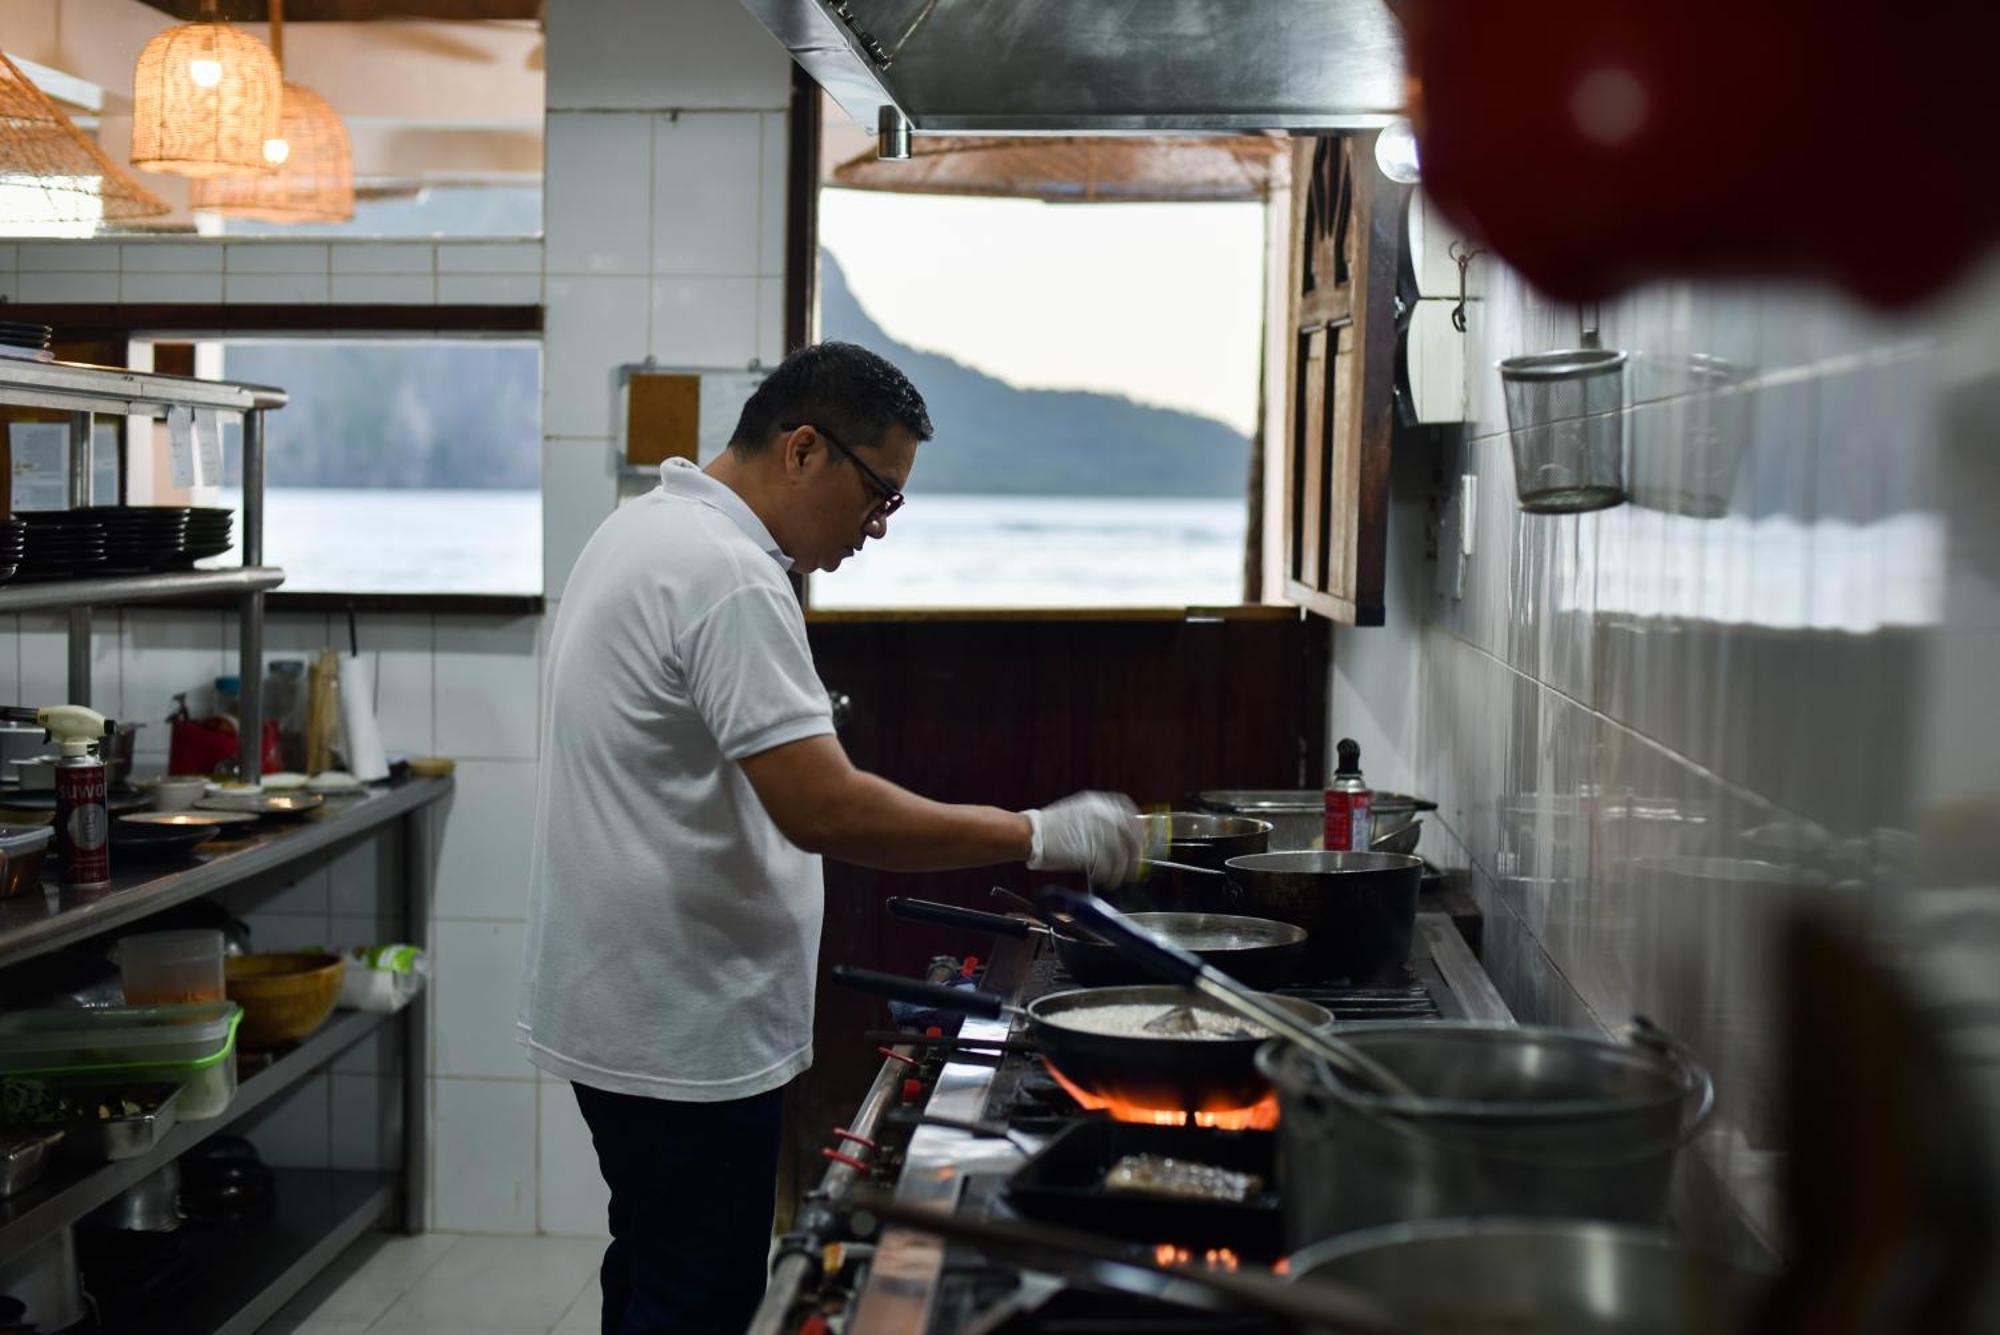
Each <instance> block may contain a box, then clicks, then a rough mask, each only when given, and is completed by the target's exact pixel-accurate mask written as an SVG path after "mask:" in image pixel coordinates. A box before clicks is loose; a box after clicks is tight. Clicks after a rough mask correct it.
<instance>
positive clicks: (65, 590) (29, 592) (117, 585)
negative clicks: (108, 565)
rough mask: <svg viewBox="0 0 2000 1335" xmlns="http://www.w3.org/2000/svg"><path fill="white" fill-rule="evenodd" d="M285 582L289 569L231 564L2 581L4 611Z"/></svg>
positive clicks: (160, 598) (161, 598)
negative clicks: (150, 572)
mask: <svg viewBox="0 0 2000 1335" xmlns="http://www.w3.org/2000/svg"><path fill="white" fill-rule="evenodd" d="M284 582H285V572H284V571H282V570H280V569H278V568H277V567H276V566H227V567H224V568H223V569H221V570H175V571H169V572H167V573H166V574H160V575H106V576H105V577H103V578H102V579H53V580H46V581H43V582H41V583H35V584H0V612H33V611H36V610H38V609H45V608H52V607H104V606H107V605H109V604H113V603H157V602H170V601H172V600H173V599H176V598H191V597H194V596H196V595H199V594H205V593H208V594H213V593H224V594H243V593H263V592H265V591H266V590H269V589H275V588H277V587H278V586H279V585H280V584H283V583H284Z"/></svg>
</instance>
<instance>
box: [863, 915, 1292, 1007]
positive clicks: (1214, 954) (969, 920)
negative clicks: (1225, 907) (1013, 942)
mask: <svg viewBox="0 0 2000 1335" xmlns="http://www.w3.org/2000/svg"><path fill="white" fill-rule="evenodd" d="M888 909H889V912H891V913H893V914H895V915H896V916H897V917H899V918H906V919H908V920H910V921H912V922H929V923H938V924H940V925H942V926H945V927H969V928H972V929H973V930H974V931H980V932H987V933H990V934H991V935H993V936H1013V937H1023V936H1027V935H1029V934H1030V933H1042V934H1044V935H1047V936H1048V937H1049V938H1050V939H1051V940H1052V941H1053V942H1054V943H1055V948H1056V958H1057V959H1059V960H1061V961H1062V965H1063V967H1064V968H1065V969H1068V970H1069V973H1070V977H1072V978H1074V979H1076V981H1077V982H1079V983H1081V984H1082V985H1083V986H1085V987H1107V986H1115V985H1117V984H1120V983H1143V982H1149V981H1151V979H1152V975H1151V974H1149V973H1147V972H1146V970H1145V969H1144V968H1143V967H1142V966H1140V965H1137V964H1134V963H1132V961H1130V960H1128V959H1126V958H1125V957H1124V956H1123V955H1121V954H1120V953H1119V952H1118V950H1117V948H1116V947H1114V946H1111V945H1108V944H1106V943H1105V942H1103V941H1087V940H1084V939H1082V938H1081V937H1079V936H1076V935H1074V934H1073V933H1071V932H1069V931H1063V930H1057V929H1055V928H1052V927H1049V926H1040V925H1037V924H1035V923H1031V922H1027V921H1024V920H1023V919H1020V918H1010V917H1007V916H1005V915H1003V914H999V913H981V912H979V911H978V910H977V909H962V908H959V907H958V906H957V905H955V904H935V903H932V902H931V901H929V900H924V899H903V898H900V897H897V898H892V899H890V900H889V901H888ZM1131 917H1132V920H1133V921H1134V922H1137V923H1138V924H1139V925H1140V926H1141V927H1144V928H1145V929H1146V930H1147V931H1149V932H1151V933H1152V934H1153V935H1155V936H1157V937H1160V938H1161V939H1163V940H1166V941H1170V942H1172V943H1173V944H1174V945H1176V946H1179V947H1180V948H1181V949H1182V950H1188V951H1192V952H1194V953H1195V954H1196V955H1199V956H1201V958H1202V959H1204V960H1206V961H1207V962H1208V963H1210V964H1213V965H1214V966H1215V967H1216V968H1218V969H1220V970H1222V971H1223V972H1224V973H1226V974H1228V975H1229V976H1230V977H1231V978H1234V979H1236V980H1237V981H1238V982H1240V983H1243V984H1244V985H1246V986H1248V987H1255V988H1272V987H1281V986H1283V985H1284V984H1286V983H1289V982H1291V981H1293V980H1294V979H1296V978H1297V977H1298V975H1299V972H1300V971H1301V970H1302V969H1304V968H1305V963H1306V931H1305V929H1304V928H1303V927H1298V926H1294V925H1293V924H1291V923H1285V922H1272V921H1270V920H1269V919H1267V918H1243V917H1236V916H1234V915H1230V914H1221V913H1134V914H1132V915H1131Z"/></svg>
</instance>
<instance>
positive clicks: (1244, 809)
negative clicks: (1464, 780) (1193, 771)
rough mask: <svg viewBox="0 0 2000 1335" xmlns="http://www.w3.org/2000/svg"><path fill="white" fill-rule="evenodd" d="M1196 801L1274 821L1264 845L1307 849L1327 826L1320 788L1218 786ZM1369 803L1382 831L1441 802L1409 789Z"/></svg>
mask: <svg viewBox="0 0 2000 1335" xmlns="http://www.w3.org/2000/svg"><path fill="white" fill-rule="evenodd" d="M1195 805H1197V806H1199V807H1200V808H1201V809H1202V810H1204V811H1215V812H1220V813H1222V814H1224V815H1230V816H1251V817H1255V818H1256V819H1258V820H1266V821H1269V822H1270V823H1271V827H1272V828H1271V839H1270V843H1269V845H1268V846H1267V849H1265V850H1259V851H1269V852H1273V853H1296V852H1303V851H1305V850H1307V849H1311V848H1313V847H1315V846H1316V845H1317V844H1318V843H1319V841H1320V837H1321V835H1322V833H1323V832H1324V830H1325V828H1326V794H1325V793H1323V792H1321V791H1320V790H1319V789H1317V788H1217V789H1211V790H1210V791H1208V792H1205V793H1200V794H1197V795H1196V797H1195ZM1369 809H1370V810H1371V811H1372V812H1373V813H1374V816H1375V832H1376V833H1377V834H1382V833H1385V832H1386V831H1388V830H1393V829H1395V828H1396V827H1397V826H1399V825H1403V824H1406V823H1407V822H1408V821H1410V820H1411V819H1412V818H1414V817H1415V816H1416V815H1417V814H1418V813H1419V812H1423V811H1436V810H1437V803H1435V802H1432V801H1430V800H1429V799H1427V798H1422V797H1412V796H1410V795H1409V794H1408V793H1380V792H1378V793H1376V794H1375V795H1374V800H1373V801H1372V802H1371V803H1370V804H1369ZM1176 861H1183V862H1185V861H1191V859H1187V858H1179V859H1176Z"/></svg>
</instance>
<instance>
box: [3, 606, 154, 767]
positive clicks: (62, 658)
mask: <svg viewBox="0 0 2000 1335" xmlns="http://www.w3.org/2000/svg"><path fill="white" fill-rule="evenodd" d="M20 627H21V629H20V649H21V656H20V663H21V667H20V674H21V677H20V680H21V701H22V703H23V704H31V705H50V704H61V703H63V702H64V701H66V700H68V699H69V621H68V618H67V617H65V616H64V615H63V614H62V613H60V612H23V613H22V614H21V622H20ZM121 639H122V629H121V624H120V614H119V613H117V612H111V611H100V612H98V613H97V615H96V617H95V618H94V619H93V623H92V625H91V631H90V674H91V703H92V704H94V705H97V706H99V707H100V708H102V709H103V711H104V712H105V713H107V714H112V717H114V718H116V717H120V716H122V717H125V718H136V719H138V720H139V721H142V722H143V721H145V719H146V715H145V714H143V713H141V714H136V715H135V714H134V713H133V712H132V711H130V710H128V709H126V708H125V703H124V664H123V663H122V662H121V654H120V643H121ZM113 710H116V711H117V712H116V713H115V714H113V713H112V711H113ZM166 716H167V715H166V711H165V710H162V711H160V717H161V718H165V717H166ZM157 731H159V730H158V729H154V728H150V727H149V728H142V729H140V731H139V736H138V739H137V741H136V742H135V743H134V745H135V746H144V745H146V743H147V742H148V741H149V740H150V741H152V742H153V744H154V745H155V747H158V746H161V745H162V743H160V742H159V741H158V740H157V739H156V738H151V739H149V738H148V737H147V736H146V734H147V733H149V732H157Z"/></svg>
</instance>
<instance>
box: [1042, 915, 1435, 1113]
mask: <svg viewBox="0 0 2000 1335" xmlns="http://www.w3.org/2000/svg"><path fill="white" fill-rule="evenodd" d="M1041 904H1042V907H1043V909H1044V910H1046V911H1049V912H1061V913H1067V914H1069V915H1070V916H1071V917H1073V918H1076V919H1078V920H1079V921H1081V922H1084V923H1086V924H1088V925H1089V927H1090V929H1091V930H1092V931H1094V932H1096V933H1097V934H1098V935H1099V936H1101V937H1103V938H1104V939H1105V940H1106V941H1107V942H1109V943H1110V944H1111V945H1112V946H1114V947H1116V949H1117V951H1118V953H1119V954H1121V955H1123V956H1124V957H1125V958H1126V959H1128V960H1130V961H1132V963H1134V964H1136V965H1138V966H1140V967H1141V968H1143V969H1146V970H1147V971H1148V972H1150V973H1152V974H1154V975H1155V976H1156V977H1158V978H1159V979H1160V980H1161V981H1162V982H1168V983H1178V984H1180V985H1181V986H1182V987H1189V988H1193V989H1194V990H1195V991H1197V992H1199V993H1201V994H1202V995H1203V996H1205V997H1208V998H1209V999H1210V1000H1212V1001H1214V1002H1215V1003H1216V1004H1217V1005H1219V1006H1221V1007H1222V1008H1223V1009H1225V1010H1227V1011H1229V1012H1230V1013H1231V1014H1233V1015H1238V1016H1241V1017H1242V1018H1243V1019H1246V1020H1250V1021H1252V1022H1254V1023H1256V1024H1260V1025H1262V1026H1263V1027H1264V1028H1266V1029H1268V1030H1270V1031H1271V1032H1272V1033H1274V1034H1276V1035H1278V1036H1279V1037H1281V1038H1285V1039H1288V1040H1290V1041H1291V1042H1293V1043H1296V1044H1297V1045H1298V1046H1300V1047H1301V1048H1304V1049H1305V1050H1306V1051H1307V1052H1310V1053H1312V1054H1313V1055H1314V1056H1316V1057H1318V1058H1319V1059H1320V1060H1321V1061H1323V1062H1325V1063H1326V1064H1327V1066H1328V1067H1329V1068H1331V1069H1332V1070H1333V1071H1335V1072H1336V1073H1338V1074H1339V1075H1341V1076H1342V1077H1344V1078H1346V1079H1347V1080H1348V1081H1350V1082H1351V1083H1353V1084H1355V1085H1358V1086H1360V1087H1362V1088H1363V1089H1367V1090H1369V1091H1372V1092H1373V1093H1377V1094H1385V1095H1388V1096H1390V1097H1392V1098H1405V1099H1414V1098H1415V1097H1416V1091H1415V1090H1413V1089H1411V1088H1410V1087H1409V1086H1408V1085H1407V1084H1405V1083H1403V1081H1402V1080H1401V1079H1399V1078H1398V1077H1397V1075H1396V1073H1395V1072H1393V1071H1391V1070H1390V1069H1389V1068H1388V1067H1386V1066H1384V1065H1382V1063H1380V1062H1378V1061H1376V1060H1375V1059H1374V1058H1373V1057H1370V1056H1368V1055H1367V1054H1366V1053H1364V1052H1361V1051H1360V1050H1359V1049H1357V1048H1355V1047H1354V1046H1353V1045H1352V1044H1350V1043H1344V1042H1342V1041H1341V1040H1340V1039H1337V1038H1335V1037H1333V1036H1332V1035H1331V1034H1327V1033H1322V1032H1320V1031H1319V1030H1316V1029H1314V1028H1312V1027H1311V1026H1309V1025H1307V1024H1306V1023H1304V1022H1303V1021H1301V1020H1300V1019H1299V1018H1298V1017H1297V1016H1296V1015H1293V1014H1292V1013H1291V1012H1290V1011H1287V1010H1285V1009H1284V1008H1283V1007H1281V1006H1274V1005H1272V1004H1271V1002H1270V1000H1269V998H1267V997H1265V996H1264V994H1263V993H1261V992H1255V991H1252V990H1251V989H1250V988H1247V987H1245V986H1243V984H1241V983H1239V982H1237V981H1236V980H1235V979H1234V978H1231V977H1230V976H1229V975H1228V974H1226V973H1224V972H1222V970H1220V969H1218V968H1216V967H1215V966H1214V965H1212V964H1210V963H1208V962H1207V961H1205V960H1203V959H1202V958H1201V956H1199V955H1196V954H1194V953H1192V952H1190V951H1186V950H1182V949H1181V948H1180V947H1179V946H1175V945H1170V944H1168V943H1167V942H1165V941H1162V940H1161V939H1160V938H1159V937H1157V936H1154V935H1153V934H1152V933H1151V932H1149V931H1147V930H1146V929H1145V928H1143V927H1141V926H1139V925H1138V924H1137V923H1135V922H1133V921H1132V920H1131V919H1130V918H1127V917H1126V916H1125V915H1124V914H1122V913H1120V912H1119V911H1118V910H1117V909H1114V908H1112V907H1111V906H1110V905H1109V904H1107V903H1105V902H1104V901H1103V900H1101V899H1098V898H1097V897H1096V896H1094V895H1080V894H1078V893H1076V892H1075V891H1074V890H1063V889H1057V888H1050V889H1047V890H1044V891H1042V894H1041Z"/></svg>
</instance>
